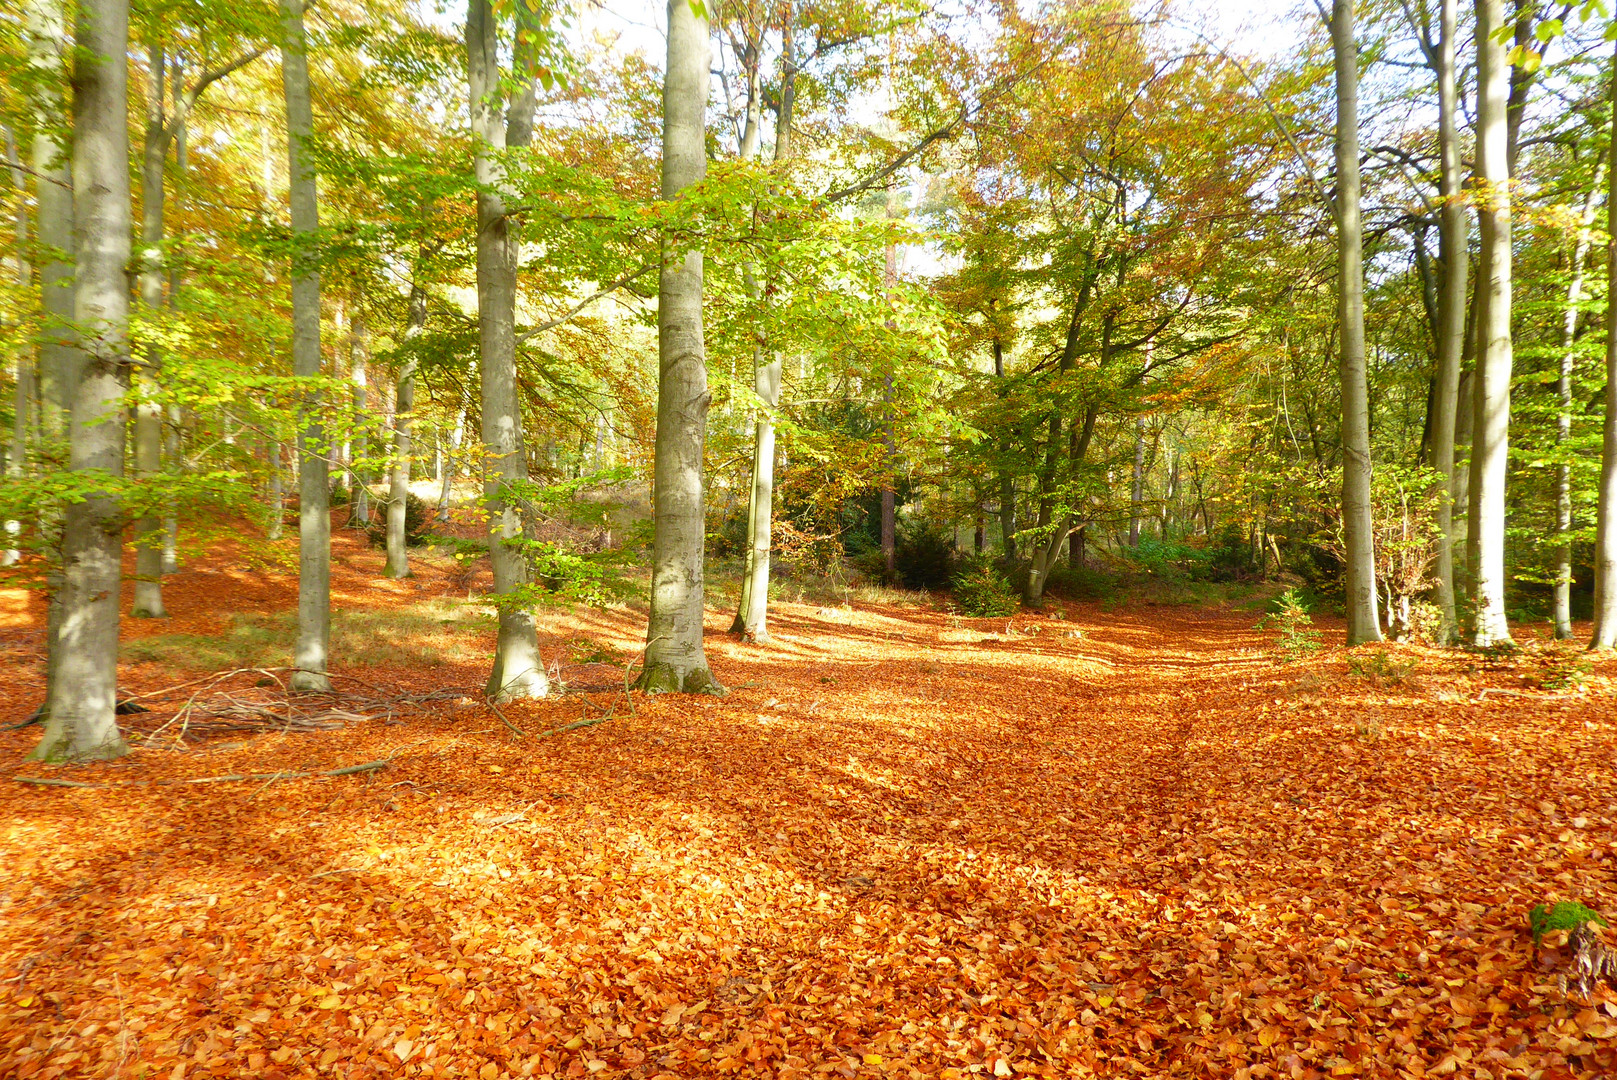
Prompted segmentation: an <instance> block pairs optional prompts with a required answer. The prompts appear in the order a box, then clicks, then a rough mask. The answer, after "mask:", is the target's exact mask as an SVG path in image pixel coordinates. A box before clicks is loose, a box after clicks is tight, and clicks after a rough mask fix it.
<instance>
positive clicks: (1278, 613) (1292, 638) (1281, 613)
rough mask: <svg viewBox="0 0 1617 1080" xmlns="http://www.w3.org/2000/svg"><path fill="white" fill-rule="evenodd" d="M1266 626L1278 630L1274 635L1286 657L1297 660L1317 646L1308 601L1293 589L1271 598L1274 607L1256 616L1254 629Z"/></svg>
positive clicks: (1313, 650) (1314, 650)
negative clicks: (1260, 615)
mask: <svg viewBox="0 0 1617 1080" xmlns="http://www.w3.org/2000/svg"><path fill="white" fill-rule="evenodd" d="M1269 627H1273V628H1274V629H1276V630H1278V631H1280V634H1279V637H1277V638H1276V639H1275V647H1276V648H1278V649H1279V650H1280V652H1281V655H1283V656H1284V657H1285V658H1286V659H1287V660H1288V661H1290V660H1299V659H1301V658H1302V657H1304V656H1307V655H1308V654H1309V653H1315V652H1318V651H1319V649H1320V636H1321V635H1320V632H1319V631H1318V630H1315V629H1314V618H1313V616H1312V615H1310V614H1309V613H1308V604H1307V602H1306V601H1305V600H1304V599H1303V597H1302V596H1301V595H1299V594H1298V592H1297V590H1296V589H1287V590H1286V591H1285V592H1283V593H1281V594H1280V595H1279V597H1277V598H1276V599H1275V610H1274V611H1272V612H1271V613H1269V614H1268V615H1265V616H1264V617H1263V618H1261V619H1259V620H1258V624H1257V626H1255V627H1253V629H1255V630H1264V629H1267V628H1269Z"/></svg>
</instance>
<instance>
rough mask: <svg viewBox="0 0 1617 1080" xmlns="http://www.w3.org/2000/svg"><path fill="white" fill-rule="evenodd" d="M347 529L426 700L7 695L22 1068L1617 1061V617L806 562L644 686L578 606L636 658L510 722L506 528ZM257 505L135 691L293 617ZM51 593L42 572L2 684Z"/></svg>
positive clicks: (0, 841)
mask: <svg viewBox="0 0 1617 1080" xmlns="http://www.w3.org/2000/svg"><path fill="white" fill-rule="evenodd" d="M289 543H290V542H289ZM336 550H337V566H336V570H335V577H334V588H333V597H334V603H335V606H336V608H337V609H338V611H339V613H340V614H339V618H338V620H337V634H336V638H337V649H336V651H335V653H334V668H335V670H336V671H338V672H341V673H345V674H347V675H350V676H354V677H356V678H357V679H360V680H363V682H362V683H361V682H354V681H347V682H344V683H343V684H342V685H343V687H344V688H345V689H351V690H352V695H353V696H352V697H351V699H344V700H340V701H336V702H333V703H331V707H333V708H336V709H342V710H346V711H349V712H353V713H356V714H357V713H366V714H371V715H373V716H374V714H376V713H377V712H378V710H379V709H381V710H382V711H383V713H384V715H383V716H382V717H381V718H372V719H369V720H363V721H351V722H348V723H344V724H342V726H339V727H335V728H331V729H328V730H317V731H312V732H296V731H295V732H281V731H276V732H252V731H236V732H221V731H220V730H219V726H220V725H221V723H222V721H220V720H219V718H218V717H217V716H215V717H214V718H213V719H212V720H209V719H208V718H207V716H206V713H207V712H208V711H209V709H210V708H212V709H214V710H215V711H222V712H225V713H227V714H228V713H229V712H230V706H231V703H232V702H234V703H235V705H236V706H237V707H239V706H241V704H242V703H243V702H246V701H248V700H249V699H251V700H254V701H259V702H261V703H263V702H268V703H270V706H273V705H274V702H275V701H276V696H275V695H276V694H277V693H278V691H276V689H275V687H274V683H273V678H272V677H271V676H258V675H245V676H241V677H237V678H236V679H234V680H232V681H227V682H224V683H220V684H218V685H217V686H214V685H211V684H209V683H207V682H202V683H197V684H194V685H192V686H189V687H186V688H183V689H180V690H176V691H173V692H170V693H166V694H160V695H156V696H153V697H151V698H148V699H147V704H148V705H150V706H151V708H152V711H151V712H150V713H145V714H138V715H133V716H130V717H127V718H126V719H128V720H129V721H130V725H131V740H132V744H133V747H134V748H133V750H132V752H131V753H130V754H129V756H128V757H127V758H125V759H123V760H121V761H119V762H116V763H114V764H107V765H98V766H91V767H83V768H57V767H47V766H41V765H36V764H33V763H29V762H25V761H24V760H23V758H24V755H25V754H26V753H27V751H28V749H29V748H30V747H31V746H32V745H33V743H34V742H35V741H36V739H37V737H38V729H37V728H30V729H24V730H21V731H16V732H12V733H8V734H4V735H0V769H3V772H0V860H3V861H0V1076H4V1077H8V1078H17V1080H23V1078H28V1077H39V1078H46V1077H56V1076H72V1077H81V1076H83V1077H112V1076H127V1077H153V1078H160V1080H180V1078H183V1077H192V1078H196V1077H204V1076H249V1075H250V1076H254V1077H266V1078H272V1077H282V1076H284V1077H292V1076H337V1077H371V1076H378V1077H394V1076H458V1077H476V1078H479V1080H495V1078H498V1077H504V1076H551V1075H554V1076H558V1077H580V1076H599V1077H652V1076H664V1077H689V1076H708V1075H726V1074H735V1075H739V1076H749V1077H763V1076H769V1077H775V1078H781V1080H784V1078H790V1077H810V1076H844V1077H854V1076H859V1077H913V1076H927V1077H934V1076H937V1077H969V1076H983V1077H1008V1076H1017V1075H1029V1074H1031V1075H1042V1076H1049V1077H1083V1076H1091V1075H1093V1076H1099V1077H1125V1076H1144V1077H1155V1076H1184V1077H1238V1078H1246V1077H1318V1076H1422V1075H1428V1076H1431V1075H1453V1076H1462V1077H1492V1078H1501V1077H1545V1078H1559V1077H1567V1076H1577V1077H1610V1076H1613V1075H1617V1052H1614V1047H1617V995H1613V994H1611V993H1610V992H1607V991H1597V992H1596V995H1595V997H1594V1000H1592V1001H1588V1002H1585V1001H1582V1000H1579V999H1573V1000H1571V1001H1568V1000H1567V999H1566V998H1565V997H1564V996H1563V995H1562V993H1561V992H1560V991H1559V990H1558V989H1557V986H1556V973H1557V971H1558V970H1560V969H1561V968H1562V967H1563V966H1564V964H1565V962H1566V955H1565V954H1566V950H1565V948H1556V947H1554V946H1555V945H1556V944H1557V942H1555V941H1546V943H1545V944H1546V947H1545V949H1544V950H1542V951H1541V952H1539V953H1538V954H1537V955H1535V950H1534V947H1533V943H1532V941H1531V939H1530V937H1529V935H1528V931H1527V912H1528V909H1529V908H1530V907H1531V906H1532V905H1533V904H1534V903H1535V902H1538V901H1540V900H1544V899H1552V898H1566V899H1576V900H1579V901H1582V902H1583V903H1586V904H1588V905H1589V906H1591V907H1593V908H1596V909H1600V910H1603V911H1605V912H1607V913H1608V914H1612V913H1617V879H1614V868H1617V830H1614V821H1613V819H1614V816H1617V809H1614V808H1617V772H1614V769H1613V765H1614V747H1617V742H1614V736H1617V696H1613V686H1614V678H1613V677H1614V676H1617V668H1614V665H1613V664H1612V663H1611V662H1610V661H1606V662H1603V663H1602V664H1600V665H1598V666H1597V667H1596V668H1595V669H1594V670H1592V671H1584V670H1582V669H1580V668H1579V666H1578V665H1579V661H1578V659H1577V658H1576V657H1575V655H1573V654H1571V653H1564V652H1558V651H1556V650H1554V649H1551V648H1548V647H1546V646H1543V645H1541V644H1533V645H1531V646H1529V647H1527V648H1525V649H1524V650H1523V651H1522V653H1521V654H1519V655H1517V656H1515V657H1504V658H1492V659H1485V658H1482V657H1478V656H1474V655H1471V654H1466V653H1460V652H1439V651H1436V650H1422V649H1416V648H1405V647H1396V648H1388V649H1384V650H1383V649H1361V650H1358V651H1357V652H1355V653H1352V654H1350V653H1348V652H1347V651H1346V650H1344V649H1341V648H1327V649H1326V650H1324V651H1322V652H1320V653H1318V654H1315V655H1312V656H1309V657H1306V658H1304V659H1301V660H1299V661H1297V662H1294V663H1282V662H1281V661H1280V659H1279V658H1278V657H1277V654H1276V653H1275V651H1274V649H1273V645H1272V640H1271V635H1269V634H1266V633H1260V632H1256V631H1254V630H1253V629H1252V624H1253V622H1254V621H1255V617H1254V615H1253V614H1252V613H1251V612H1248V611H1231V610H1218V609H1208V608H1188V607H1152V606H1147V605H1144V604H1140V605H1127V604H1125V605H1118V606H1114V607H1113V608H1112V610H1103V609H1102V608H1101V607H1100V606H1099V605H1092V604H1091V605H1068V606H1066V607H1065V608H1062V609H1060V611H1059V614H1060V615H1061V616H1062V617H1061V618H1056V617H1054V615H1055V614H1056V612H1055V611H1052V612H1048V613H1044V614H1040V615H1037V616H1033V615H1021V616H1017V617H1016V618H1014V619H997V620H992V621H986V620H984V621H978V620H968V619H961V618H958V617H955V616H953V615H950V614H949V613H947V612H946V611H940V610H927V609H921V608H913V607H902V606H892V605H888V606H883V605H869V604H864V605H854V606H852V607H827V608H817V607H814V606H812V605H791V604H787V605H782V606H781V607H780V608H779V609H778V610H777V612H776V613H775V616H774V624H773V625H774V629H775V640H774V642H773V644H771V645H769V646H757V645H749V644H742V643H739V642H737V641H735V640H733V639H731V638H729V637H727V636H725V635H723V634H721V633H720V631H722V630H723V629H724V628H725V626H726V625H727V623H728V615H725V614H723V613H720V612H718V611H712V612H710V613H709V619H708V626H709V629H710V631H712V634H711V636H710V639H709V640H710V643H709V657H710V659H711V663H712V666H713V669H714V671H715V673H716V674H717V675H718V676H719V677H720V678H721V679H722V680H723V681H724V682H725V683H727V684H728V685H729V686H731V687H732V688H733V689H732V692H731V693H730V695H729V696H728V697H726V698H723V699H713V698H691V697H664V698H657V699H650V700H646V699H639V698H636V699H635V700H633V701H632V703H625V702H624V701H623V700H622V694H621V691H620V690H619V689H615V688H617V687H620V686H621V682H622V679H623V667H622V665H623V664H624V663H625V662H627V661H628V660H629V659H632V658H633V657H634V656H635V655H636V654H637V652H638V649H639V647H640V642H641V640H642V635H643V633H644V617H643V615H640V614H637V613H636V612H635V611H633V610H629V609H619V610H611V611H605V612H601V611H583V610H579V611H568V612H557V613H553V614H548V615H546V616H545V617H544V618H543V620H542V625H543V627H544V630H545V632H546V635H547V637H546V641H545V649H546V655H547V656H557V657H558V658H560V659H561V660H562V664H563V666H562V667H561V669H560V670H561V674H562V675H563V677H564V678H567V679H569V680H570V681H571V682H573V683H575V684H580V683H582V684H585V685H588V686H598V687H600V689H599V690H598V691H595V692H572V693H568V694H567V695H565V696H562V697H559V698H556V699H553V700H550V701H545V702H541V703H532V704H519V705H513V706H511V707H510V708H507V709H504V710H503V713H504V717H503V720H502V718H501V717H499V716H496V715H495V714H494V713H493V712H492V711H491V710H490V709H489V708H488V707H487V706H486V705H484V704H483V703H482V702H481V700H480V699H479V696H478V690H477V688H479V687H480V686H481V684H482V681H483V679H484V677H485V674H486V659H485V657H486V655H487V652H488V650H489V649H490V647H491V641H492V629H491V627H490V626H489V625H488V623H487V622H486V621H484V620H481V619H479V618H476V617H472V616H468V615H466V614H465V612H466V610H467V609H466V606H465V605H464V603H462V601H464V599H465V596H466V591H467V589H468V588H469V587H471V588H475V587H476V586H477V580H476V577H477V575H476V574H475V573H474V572H470V571H468V570H466V569H465V568H464V567H463V566H459V565H457V564H456V563H455V562H454V561H453V560H452V559H447V558H446V559H439V560H430V559H418V560H417V565H418V573H417V576H416V577H414V578H412V579H409V580H407V581H402V582H390V581H386V580H383V579H382V578H381V577H380V575H379V570H380V565H381V556H380V553H379V552H377V551H375V550H374V549H367V548H364V547H363V546H362V545H361V544H360V543H359V542H358V541H357V540H356V539H355V538H354V537H353V536H352V535H351V534H344V535H341V536H339V539H338V541H337V548H336ZM254 551H259V552H260V553H261V549H258V548H254V549H251V550H250V549H249V548H247V547H243V546H240V545H232V544H229V543H223V544H219V545H216V546H215V547H214V548H212V549H210V550H209V551H208V552H207V553H206V554H205V555H202V556H199V557H197V558H194V559H193V560H191V561H190V563H189V564H188V565H187V566H186V568H185V569H184V570H183V571H182V572H181V573H179V574H177V575H175V576H173V577H171V578H169V579H167V581H166V589H165V591H166V594H167V597H168V601H169V605H170V609H171V615H172V616H173V617H172V618H170V619H168V620H165V621H162V622H144V623H135V622H132V621H130V622H126V624H125V635H126V638H127V639H128V642H127V645H126V654H125V659H126V663H125V666H124V669H123V680H124V688H125V690H126V691H127V692H130V693H142V694H147V693H151V692H153V691H160V690H163V689H164V688H165V687H172V686H174V685H175V684H177V683H181V682H186V681H188V680H193V679H198V678H201V677H202V676H203V674H204V673H206V672H207V671H210V670H213V669H214V668H216V667H220V666H229V665H231V664H236V665H238V666H269V665H273V664H282V663H285V662H286V661H285V659H284V656H285V652H284V649H285V644H286V633H287V627H288V626H289V625H290V624H289V622H288V619H289V616H288V614H287V613H288V612H290V611H291V610H293V608H294V606H295V598H296V582H295V575H294V574H293V573H292V572H290V571H289V570H288V568H287V567H286V566H285V565H283V564H278V563H276V562H275V561H274V560H270V561H269V562H267V563H266V562H265V560H263V559H262V558H261V557H260V556H259V555H258V554H254V553H253V552H254ZM41 626H42V609H41V605H40V603H39V599H38V596H37V595H36V594H33V593H29V592H26V591H23V590H16V589H13V590H9V591H6V590H0V671H4V672H5V673H6V674H5V677H4V679H0V721H10V720H16V719H21V718H22V717H24V716H25V715H26V714H27V713H28V712H29V711H30V710H31V709H32V708H33V706H34V705H35V704H36V703H37V701H38V698H39V695H40V692H41V688H42V686H43V659H42V656H41ZM1325 630H1326V631H1327V643H1328V644H1329V643H1330V642H1331V641H1336V642H1339V641H1340V639H1341V631H1340V627H1333V626H1330V625H1326V626H1325ZM210 650H211V651H210ZM1378 657H1379V659H1378ZM244 661H245V663H244ZM271 674H272V675H273V673H271ZM255 682H268V683H269V684H270V685H269V686H268V687H262V686H255V685H254V683H255ZM1579 683H1581V686H1580V685H1578V684H1579ZM1566 685H1571V686H1572V689H1570V690H1567V689H1562V690H1557V689H1545V687H1546V686H1550V687H1556V686H1566ZM223 690H228V692H229V694H230V695H231V696H230V697H228V698H225V697H222V696H220V695H221V691H223ZM461 691H463V693H460V692H461ZM192 695H197V697H196V699H195V700H192ZM254 695H256V697H255V696H254ZM429 695H431V696H429ZM187 701H191V705H192V708H191V711H190V714H189V715H190V718H191V721H192V722H191V723H189V724H181V723H178V722H176V723H168V726H167V728H164V729H163V730H162V731H161V733H160V734H155V735H154V737H151V738H141V737H139V736H140V734H141V733H146V734H153V733H156V732H158V730H159V728H160V727H162V725H163V724H165V723H166V722H168V721H171V720H173V718H174V717H175V715H176V712H177V711H178V710H180V709H181V707H182V706H184V705H185V704H186V703H187ZM204 706H207V707H204ZM614 706H615V710H614V711H613V713H612V715H611V716H610V718H607V719H604V720H603V722H601V723H598V724H594V725H592V726H588V727H579V728H574V729H571V730H564V731H559V732H558V731H557V730H556V729H560V728H563V727H565V726H566V725H568V724H571V723H574V722H576V721H579V720H584V719H601V718H602V717H603V715H604V714H605V713H606V711H607V710H609V709H614ZM328 711H329V710H328ZM316 712H318V710H316ZM389 712H390V713H391V715H386V714H387V713H389ZM235 715H237V716H238V718H239V716H240V715H243V714H241V713H239V712H238V713H237V714H235ZM339 719H340V718H339ZM506 722H509V724H510V725H512V726H515V727H517V728H520V729H522V730H523V731H524V732H525V733H526V735H525V736H524V737H522V738H518V737H516V736H515V735H514V734H513V733H512V732H511V731H510V730H509V728H508V727H507V723H506ZM210 725H212V726H211V727H210ZM182 726H184V727H185V728H186V731H185V734H186V738H185V739H184V740H183V741H180V740H177V739H176V738H175V736H176V735H178V734H179V733H180V729H181V727H182ZM547 732H554V733H553V734H548V735H547V734H544V733H547ZM377 761H385V762H386V767H385V768H379V769H376V770H373V771H368V772H361V773H353V774H347V775H339V776H321V775H281V774H285V773H304V774H319V773H322V772H329V771H330V770H334V769H337V768H340V767H344V766H350V765H356V764H364V763H370V762H377ZM22 776H26V777H35V778H48V779H56V780H68V781H72V782H76V783H79V784H85V785H95V786H86V787H62V786H38V785H35V784H24V783H13V782H11V780H10V778H12V777H22ZM220 777H225V778H226V779H217V778H220ZM229 777H239V778H241V779H229ZM204 780H207V781H210V782H205V783H204V782H201V781H204Z"/></svg>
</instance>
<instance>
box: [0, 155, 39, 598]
mask: <svg viewBox="0 0 1617 1080" xmlns="http://www.w3.org/2000/svg"><path fill="white" fill-rule="evenodd" d="M5 139H6V164H7V166H8V167H9V168H8V169H7V175H8V177H9V178H10V180H11V186H12V187H13V188H14V189H15V190H16V192H17V218H16V221H15V223H14V227H15V229H16V245H17V246H16V249H15V251H13V252H12V261H13V267H12V269H13V270H14V271H15V273H16V276H17V287H18V291H19V292H24V293H26V292H27V291H28V289H29V287H30V286H31V285H32V284H33V280H34V271H33V266H32V265H31V264H30V263H29V261H28V238H29V235H30V232H31V230H30V229H29V227H28V204H27V200H26V199H24V198H23V194H24V192H26V190H27V187H28V181H27V174H26V173H24V172H23V171H22V162H21V161H20V160H19V158H18V156H17V140H16V139H15V137H13V135H12V131H11V128H9V127H8V128H6V129H5ZM16 391H17V393H16V402H15V407H14V411H13V415H12V428H11V455H10V457H9V458H8V459H7V461H6V474H7V475H8V476H13V477H18V476H22V475H23V473H24V472H25V471H26V470H27V467H28V447H29V444H30V443H31V442H33V438H34V433H33V417H34V395H35V388H34V354H33V352H32V350H29V349H18V350H17V387H16ZM4 529H5V535H6V539H7V540H12V541H14V540H15V537H17V536H18V535H19V534H20V533H21V532H22V523H21V522H19V521H7V522H6V523H5V526H4ZM21 558H22V552H21V551H19V550H18V549H17V548H15V547H8V548H6V549H5V550H4V551H0V566H15V565H16V564H17V562H18V561H19V560H20V559H21Z"/></svg>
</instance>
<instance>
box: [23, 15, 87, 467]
mask: <svg viewBox="0 0 1617 1080" xmlns="http://www.w3.org/2000/svg"><path fill="white" fill-rule="evenodd" d="M25 19H26V24H25V30H24V34H25V37H26V38H27V44H28V64H29V69H30V75H31V80H30V84H31V85H30V90H31V92H32V95H33V100H32V101H31V103H30V104H31V106H32V109H33V113H34V146H33V158H32V166H33V171H34V176H35V178H36V182H35V190H34V205H35V213H34V239H35V241H37V243H38V247H39V253H40V254H39V260H40V263H39V278H40V281H39V285H40V299H41V302H42V305H43V307H44V309H45V325H44V329H43V333H42V336H41V340H40V347H39V394H40V405H41V414H40V430H41V436H42V438H43V441H44V450H45V453H46V455H47V456H48V457H49V458H50V459H51V460H53V461H56V462H58V463H62V462H65V461H66V460H67V454H66V440H67V429H68V417H69V414H70V413H71V411H72V408H73V397H74V390H75V388H76V387H77V386H78V381H79V368H80V366H81V365H82V364H83V363H84V359H83V354H82V353H81V352H80V351H79V348H78V341H77V336H76V334H75V333H74V329H73V325H74V324H73V308H74V300H73V292H74V289H73V263H72V259H73V249H74V239H73V176H72V173H71V170H70V168H69V164H70V163H69V160H68V155H67V152H66V150H65V149H64V147H63V146H62V144H61V143H60V142H58V141H57V132H59V131H61V130H62V129H63V126H64V124H63V122H64V121H65V120H66V114H65V110H64V105H63V99H62V92H61V89H60V88H61V85H62V55H61V50H62V49H63V47H64V45H65V43H66V42H67V40H68V37H67V30H66V27H65V26H64V25H63V22H62V5H61V3H60V0H28V7H27V10H26V12H25Z"/></svg>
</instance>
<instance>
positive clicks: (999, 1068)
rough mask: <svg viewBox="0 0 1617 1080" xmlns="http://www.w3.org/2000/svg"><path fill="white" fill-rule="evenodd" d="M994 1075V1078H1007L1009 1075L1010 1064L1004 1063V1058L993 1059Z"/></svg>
mask: <svg viewBox="0 0 1617 1080" xmlns="http://www.w3.org/2000/svg"><path fill="white" fill-rule="evenodd" d="M994 1075H995V1076H1009V1075H1011V1063H1010V1062H1008V1061H1006V1060H1005V1059H1004V1058H995V1059H994Z"/></svg>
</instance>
